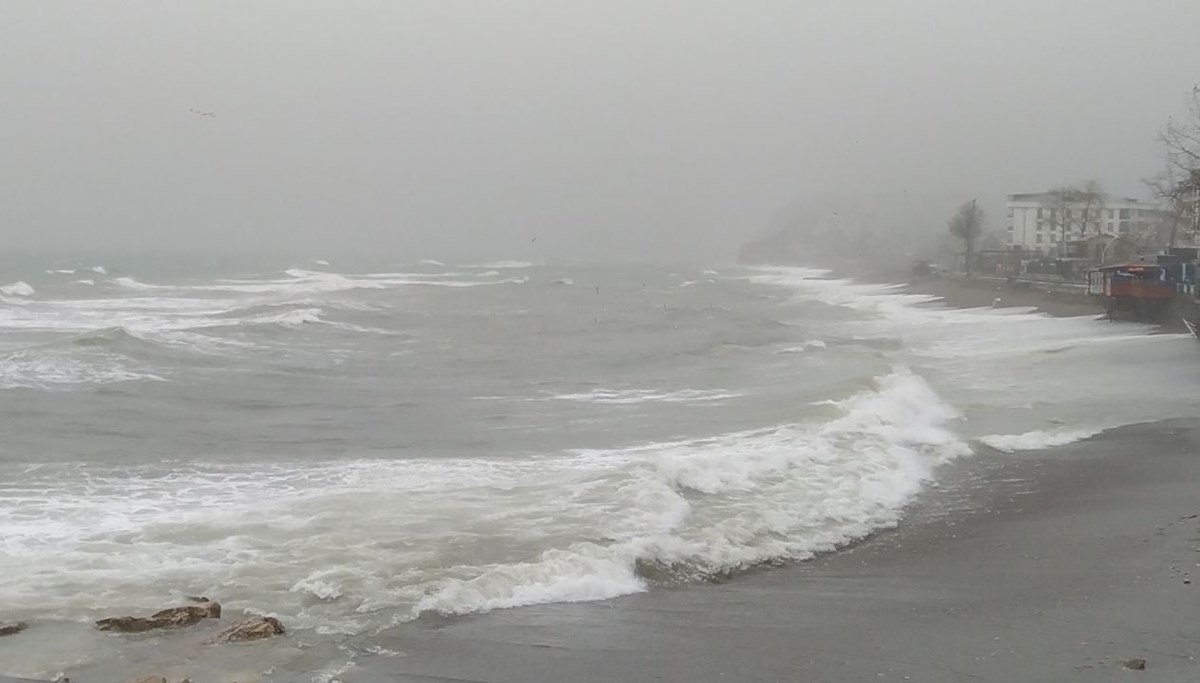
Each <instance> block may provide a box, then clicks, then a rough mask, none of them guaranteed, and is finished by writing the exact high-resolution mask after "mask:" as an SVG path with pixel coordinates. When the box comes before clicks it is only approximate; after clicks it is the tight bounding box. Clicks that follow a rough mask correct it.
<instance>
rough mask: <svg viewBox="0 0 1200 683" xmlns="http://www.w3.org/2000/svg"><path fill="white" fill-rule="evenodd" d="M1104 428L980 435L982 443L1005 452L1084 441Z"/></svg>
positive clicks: (1031, 449) (1032, 449)
mask: <svg viewBox="0 0 1200 683" xmlns="http://www.w3.org/2000/svg"><path fill="white" fill-rule="evenodd" d="M1102 431H1104V430H1103V429H1094V428H1076V429H1060V430H1034V431H1031V432H1025V433H1023V434H990V435H988V436H984V437H980V439H979V441H980V443H982V444H984V445H986V446H990V447H992V448H994V449H996V450H998V451H1001V452H1004V453H1014V452H1016V451H1035V450H1040V449H1043V448H1053V447H1055V446H1065V445H1067V444H1069V443H1075V442H1076V441H1082V440H1084V439H1087V438H1090V437H1093V436H1095V435H1097V434H1099V433H1100V432H1102Z"/></svg>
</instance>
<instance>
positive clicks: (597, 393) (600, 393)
mask: <svg viewBox="0 0 1200 683" xmlns="http://www.w3.org/2000/svg"><path fill="white" fill-rule="evenodd" d="M742 395H743V394H742V393H741V392H736V391H720V390H705V389H680V390H678V391H658V390H654V389H618V390H614V389H596V390H593V391H588V392H584V393H576V394H559V395H557V396H552V397H550V398H551V400H558V401H578V402H581V403H613V404H636V403H705V402H712V401H725V400H728V399H731V398H738V397H740V396H742Z"/></svg>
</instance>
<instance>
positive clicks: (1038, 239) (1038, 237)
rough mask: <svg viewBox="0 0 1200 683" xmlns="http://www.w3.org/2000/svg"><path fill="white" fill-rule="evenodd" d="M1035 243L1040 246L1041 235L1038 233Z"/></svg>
mask: <svg viewBox="0 0 1200 683" xmlns="http://www.w3.org/2000/svg"><path fill="white" fill-rule="evenodd" d="M1036 242H1037V243H1038V244H1041V243H1042V234H1041V233H1038V236H1037V240H1036Z"/></svg>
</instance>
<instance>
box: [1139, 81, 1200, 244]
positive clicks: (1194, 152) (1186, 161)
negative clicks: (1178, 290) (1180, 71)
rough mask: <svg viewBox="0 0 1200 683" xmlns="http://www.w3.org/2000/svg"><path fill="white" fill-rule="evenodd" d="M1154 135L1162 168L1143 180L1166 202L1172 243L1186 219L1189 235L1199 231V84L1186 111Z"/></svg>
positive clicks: (1194, 89)
mask: <svg viewBox="0 0 1200 683" xmlns="http://www.w3.org/2000/svg"><path fill="white" fill-rule="evenodd" d="M1158 139H1159V141H1161V142H1162V144H1163V147H1164V149H1165V151H1166V155H1167V164H1166V169H1165V170H1164V171H1163V172H1162V173H1160V174H1159V175H1158V176H1156V177H1155V178H1153V179H1151V180H1149V181H1147V184H1148V185H1149V186H1150V189H1151V191H1152V192H1154V195H1155V196H1156V197H1158V198H1160V199H1162V200H1164V201H1165V202H1166V203H1167V205H1168V211H1169V215H1170V216H1171V218H1170V219H1171V225H1172V229H1171V237H1170V240H1171V241H1170V244H1171V246H1174V245H1175V241H1176V239H1177V237H1178V233H1179V227H1180V225H1186V224H1187V223H1188V222H1190V223H1191V230H1192V233H1193V237H1195V233H1196V232H1200V86H1195V87H1193V88H1192V92H1191V97H1190V98H1189V100H1188V105H1187V113H1185V114H1184V115H1183V116H1182V117H1181V118H1171V119H1169V120H1168V121H1167V126H1166V128H1164V129H1163V131H1162V132H1161V133H1159V135H1158Z"/></svg>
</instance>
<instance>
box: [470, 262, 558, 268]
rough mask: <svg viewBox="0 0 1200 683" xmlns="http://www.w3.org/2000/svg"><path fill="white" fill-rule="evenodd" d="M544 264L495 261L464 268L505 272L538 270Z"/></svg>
mask: <svg viewBox="0 0 1200 683" xmlns="http://www.w3.org/2000/svg"><path fill="white" fill-rule="evenodd" d="M540 265H542V264H540V263H533V262H531V261H494V262H492V263H481V264H477V265H473V266H463V268H480V269H486V270H505V269H519V268H536V267H538V266H540Z"/></svg>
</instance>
